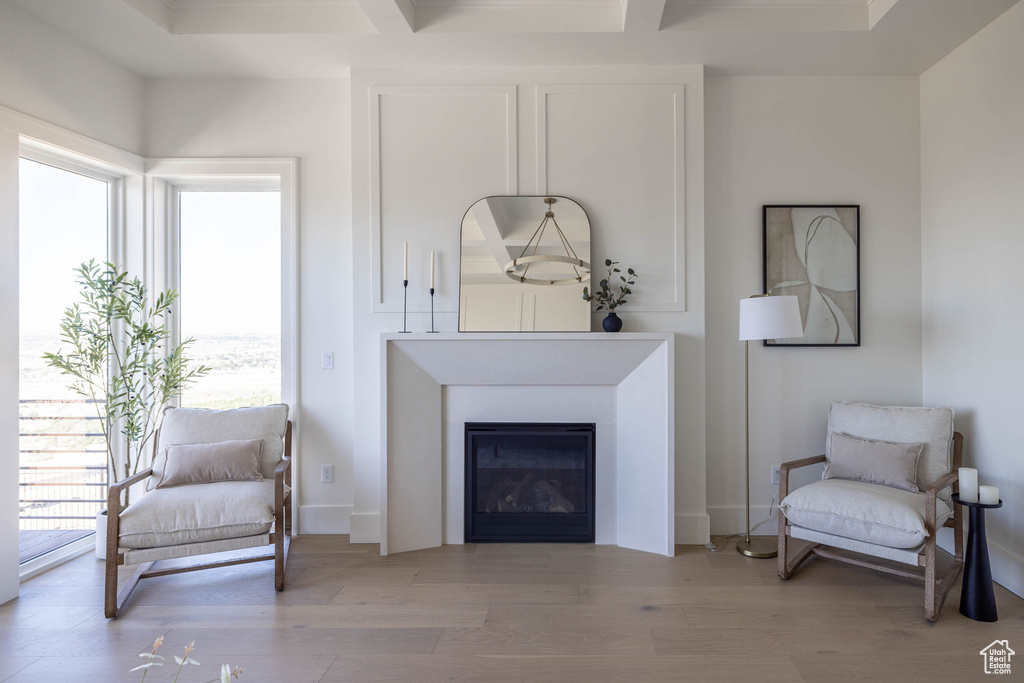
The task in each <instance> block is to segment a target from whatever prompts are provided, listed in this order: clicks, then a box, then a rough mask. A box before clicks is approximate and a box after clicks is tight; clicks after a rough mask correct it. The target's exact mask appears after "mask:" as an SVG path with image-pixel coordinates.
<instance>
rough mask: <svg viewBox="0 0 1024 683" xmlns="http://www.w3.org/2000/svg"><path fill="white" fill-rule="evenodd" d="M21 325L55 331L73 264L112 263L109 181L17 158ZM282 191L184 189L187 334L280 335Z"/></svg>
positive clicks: (74, 291) (72, 289)
mask: <svg viewBox="0 0 1024 683" xmlns="http://www.w3.org/2000/svg"><path fill="white" fill-rule="evenodd" d="M19 210H20V239H21V243H20V246H19V252H20V287H19V296H20V311H21V313H20V318H21V319H20V324H21V334H23V335H57V334H59V331H60V319H61V317H62V315H63V312H64V309H65V308H67V306H68V305H70V304H71V303H72V302H74V301H75V300H77V298H78V292H79V285H77V284H76V283H75V275H74V273H73V272H72V271H73V269H74V268H75V267H76V266H78V265H79V264H81V263H82V262H83V261H87V260H89V259H90V258H94V259H96V260H97V261H100V262H102V261H104V260H106V251H107V183H106V182H104V181H102V180H96V179H94V178H89V177H86V176H83V175H78V174H76V173H71V172H69V171H65V170H63V169H58V168H54V167H52V166H47V165H45V164H42V163H38V162H35V161H30V160H28V159H22V160H21V169H20V206H19ZM280 216H281V209H280V193H278V192H182V193H181V205H180V217H181V264H182V266H181V292H180V294H181V299H180V304H179V306H180V312H181V315H182V336H183V337H187V336H195V337H201V336H203V335H223V334H258V335H267V334H275V335H276V334H280V329H281V265H280V254H281V251H280V234H281V233H280V225H281V220H280Z"/></svg>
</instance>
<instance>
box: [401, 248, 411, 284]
mask: <svg viewBox="0 0 1024 683" xmlns="http://www.w3.org/2000/svg"><path fill="white" fill-rule="evenodd" d="M402 279H403V280H408V279H409V243H408V242H406V243H405V245H404V246H403V247H402Z"/></svg>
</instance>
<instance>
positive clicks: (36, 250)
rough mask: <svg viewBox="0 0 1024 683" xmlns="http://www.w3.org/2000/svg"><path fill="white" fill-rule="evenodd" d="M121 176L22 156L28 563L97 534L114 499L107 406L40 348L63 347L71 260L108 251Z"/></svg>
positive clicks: (24, 557)
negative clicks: (101, 515)
mask: <svg viewBox="0 0 1024 683" xmlns="http://www.w3.org/2000/svg"><path fill="white" fill-rule="evenodd" d="M113 185H114V180H113V179H112V178H105V177H101V176H100V175H99V174H94V173H92V172H90V171H89V170H88V169H83V168H79V167H76V166H74V165H72V164H66V163H63V162H62V161H60V160H56V159H49V158H46V157H43V156H41V155H40V156H36V157H33V158H24V157H23V158H22V159H21V161H20V168H19V195H20V199H19V212H20V216H19V233H20V237H19V239H20V244H19V260H20V265H19V288H18V289H19V307H20V320H19V332H20V340H19V341H20V353H19V356H20V361H19V370H20V381H19V402H20V411H19V413H20V414H19V418H20V420H19V425H20V429H19V434H20V436H19V443H20V445H19V449H20V463H19V464H20V476H19V484H20V486H19V489H20V493H21V495H20V526H19V528H20V534H19V539H20V548H19V550H20V552H19V555H20V558H19V559H20V562H21V563H25V562H29V561H31V560H34V559H36V558H39V557H42V556H43V555H45V554H46V553H48V552H50V551H53V550H56V549H57V548H60V547H63V546H66V545H68V544H70V543H73V542H75V541H77V540H79V539H82V538H84V537H85V536H89V535H91V534H92V533H93V531H94V530H95V525H96V513H97V512H99V511H100V510H101V509H102V508H103V507H105V503H106V500H105V499H106V485H107V456H106V447H105V445H104V441H103V434H102V428H101V427H100V423H99V421H98V420H99V418H98V413H97V407H99V408H100V410H102V407H101V406H97V404H95V403H92V402H88V401H86V400H85V399H83V398H82V397H81V396H80V395H78V394H76V393H75V392H73V391H71V390H70V389H68V384H69V381H68V378H67V377H65V376H64V375H61V373H60V372H59V371H58V370H55V369H53V368H50V367H48V366H47V364H46V361H44V360H43V357H42V356H43V353H45V352H55V351H57V350H58V349H60V348H61V347H62V343H61V340H60V322H61V319H62V317H63V314H64V310H65V309H66V308H67V307H68V306H70V305H71V304H72V303H73V302H74V301H76V300H77V299H78V296H79V285H78V283H77V282H76V275H75V273H74V272H73V269H74V268H76V267H77V266H79V265H80V264H81V263H82V262H84V261H87V260H90V259H95V260H96V261H97V262H100V263H102V262H103V261H105V260H107V245H108V241H109V240H108V226H109V224H110V218H109V214H110V211H109V206H110V196H111V191H112V186H113ZM63 346H66V345H63Z"/></svg>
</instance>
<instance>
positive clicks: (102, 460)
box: [18, 399, 107, 531]
mask: <svg viewBox="0 0 1024 683" xmlns="http://www.w3.org/2000/svg"><path fill="white" fill-rule="evenodd" d="M20 403H21V411H20V415H19V418H20V420H21V423H20V424H21V428H20V430H19V436H20V447H19V450H20V457H21V466H20V468H19V470H20V476H19V481H18V484H19V489H20V507H21V512H20V519H21V529H22V530H23V531H28V530H46V531H50V530H57V529H65V530H70V529H78V530H89V531H92V530H94V529H95V528H96V513H97V512H99V511H100V510H102V509H103V507H104V506H105V505H106V499H107V465H106V462H107V456H106V447H105V445H104V443H103V433H102V432H101V431H99V420H100V418H99V416H97V415H87V414H84V413H85V412H86V411H85V410H83V408H87V409H88V410H93V409H94V408H95V407H96V402H95V401H91V400H82V399H79V400H62V399H22V400H21V401H20Z"/></svg>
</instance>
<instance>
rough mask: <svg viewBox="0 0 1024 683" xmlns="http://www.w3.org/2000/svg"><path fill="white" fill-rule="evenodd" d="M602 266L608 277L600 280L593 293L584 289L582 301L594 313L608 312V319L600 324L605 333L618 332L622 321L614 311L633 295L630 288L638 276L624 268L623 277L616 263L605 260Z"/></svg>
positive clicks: (630, 269) (629, 269) (633, 271)
mask: <svg viewBox="0 0 1024 683" xmlns="http://www.w3.org/2000/svg"><path fill="white" fill-rule="evenodd" d="M604 265H605V267H606V268H607V269H608V277H606V278H604V279H603V280H601V281H600V282H599V283H598V287H600V289H595V290H594V291H593V292H591V291H590V290H589V288H587V287H584V288H583V300H584V301H589V302H590V303H591V304H592V305H593V306H594V310H595V311H608V317H606V318H605V319H604V322H603V323H602V324H603V326H604V329H605V332H618V331H619V330H621V329H622V321H621V320H620V319H619V317H618V315H616V313H615V309H616V308H618V307H619V306H622V305H624V304H626V303H628V299H627V298H626V297H628V296H632V295H633V290H632V289H631V287H632V286H633V285H635V284H636V279H637V278H638V277H639V276H638V275H637V274H636V271H635V270H633V269H632V268H626V274H625V275H623V274H622V269H621V268H619V267H618V265H619V262H618V261H612V260H611V259H605V261H604ZM616 278H618V282H614V284H612V282H613V281H614V280H615V279H616Z"/></svg>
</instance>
